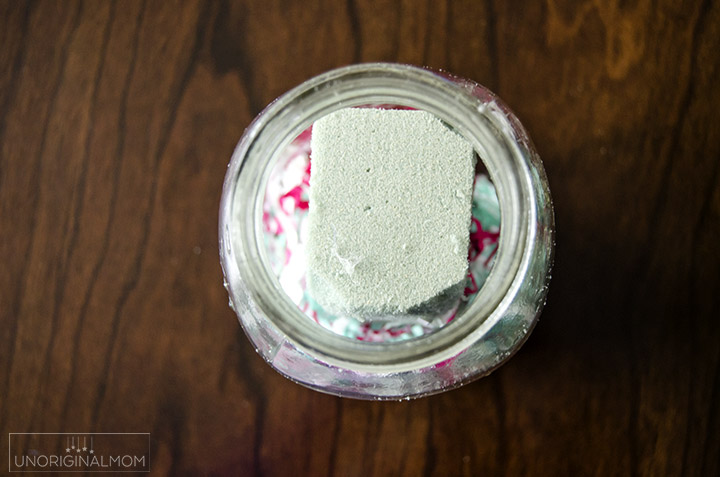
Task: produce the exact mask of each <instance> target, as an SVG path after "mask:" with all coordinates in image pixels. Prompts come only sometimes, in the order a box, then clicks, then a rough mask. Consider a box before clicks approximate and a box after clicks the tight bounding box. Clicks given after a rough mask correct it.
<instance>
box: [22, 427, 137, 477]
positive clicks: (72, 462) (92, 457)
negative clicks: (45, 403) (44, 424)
mask: <svg viewBox="0 0 720 477" xmlns="http://www.w3.org/2000/svg"><path fill="white" fill-rule="evenodd" d="M8 448H9V452H10V455H9V456H8V459H9V462H8V471H9V472H150V434H149V433H105V432H101V433H87V432H85V433H83V432H81V433H13V432H11V433H10V434H9V443H8Z"/></svg>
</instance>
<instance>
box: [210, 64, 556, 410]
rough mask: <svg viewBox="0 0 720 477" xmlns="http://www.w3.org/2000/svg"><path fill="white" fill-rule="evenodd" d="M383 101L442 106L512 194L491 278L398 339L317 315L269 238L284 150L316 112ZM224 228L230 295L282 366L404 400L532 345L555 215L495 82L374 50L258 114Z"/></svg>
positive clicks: (232, 173)
mask: <svg viewBox="0 0 720 477" xmlns="http://www.w3.org/2000/svg"><path fill="white" fill-rule="evenodd" d="M369 105H374V107H384V108H387V107H391V108H400V109H418V110H423V111H427V112H429V113H431V114H433V115H434V116H436V117H437V118H439V119H441V120H442V121H443V122H445V123H446V124H447V125H449V126H450V127H451V128H452V129H453V130H455V131H456V132H457V133H459V134H460V135H462V136H463V137H464V138H465V139H466V140H467V141H468V142H469V143H470V144H471V145H472V147H473V149H474V151H475V153H476V154H477V156H478V157H479V158H480V160H481V166H482V167H484V168H485V170H486V173H487V175H489V177H490V179H491V180H492V185H493V187H494V191H495V193H496V194H497V201H498V202H499V210H498V214H499V218H500V230H499V236H498V237H497V245H496V247H497V248H496V250H494V253H493V257H492V266H491V267H490V268H488V273H487V274H486V276H483V280H484V281H483V283H482V285H481V286H479V287H478V288H477V289H476V290H473V293H472V296H471V299H465V300H462V301H461V303H460V304H459V306H458V307H457V308H456V309H455V311H454V313H453V314H452V317H451V319H449V320H445V319H444V320H443V321H442V325H441V326H436V327H434V328H432V327H431V328H428V327H425V328H423V329H422V330H421V332H416V333H414V334H408V335H407V336H403V339H398V340H365V339H358V337H357V336H354V335H353V336H348V335H347V334H343V333H338V332H337V331H333V329H332V326H321V325H320V324H319V322H318V321H317V320H315V321H313V320H312V319H310V318H309V317H308V315H307V314H306V313H304V311H307V310H303V309H302V307H301V306H300V305H299V303H298V300H297V299H295V300H293V299H291V298H290V296H289V295H288V293H286V291H285V290H284V289H283V287H282V286H281V284H280V280H279V279H278V271H277V267H276V265H277V264H276V263H273V260H272V253H270V251H269V250H268V246H267V234H268V227H267V221H266V220H264V219H267V214H268V210H267V203H266V200H267V191H268V187H269V186H268V184H269V182H270V181H271V180H273V179H272V177H273V176H274V175H276V174H277V171H278V164H281V163H283V161H287V160H288V154H290V152H288V151H292V150H293V147H294V146H296V147H297V146H298V144H300V148H302V140H303V137H304V135H305V136H307V135H308V134H309V128H311V126H312V124H313V123H314V122H315V121H316V120H318V119H320V118H322V117H324V116H325V115H327V114H329V113H332V112H334V111H336V110H339V109H343V108H349V107H368V106H369ZM381 105H382V106H381ZM389 105H391V106H389ZM294 153H297V151H295V152H294ZM308 173H309V168H308ZM219 237H220V259H221V264H222V268H223V272H224V275H225V282H226V288H227V289H228V292H229V295H230V305H231V306H232V308H233V309H234V310H235V312H236V313H237V316H238V318H239V320H240V323H241V324H242V326H243V328H244V330H245V333H246V334H247V336H248V338H249V339H250V341H251V342H252V343H253V345H254V346H255V349H256V350H257V352H258V353H259V354H260V355H261V356H262V357H263V358H264V359H265V360H266V361H267V362H268V363H269V364H270V365H271V366H272V367H273V368H275V369H276V370H277V371H278V372H280V373H281V374H283V375H285V376H286V377H288V378H289V379H291V380H293V381H296V382H298V383H300V384H303V385H305V386H308V387H310V388H313V389H316V390H318V391H322V392H326V393H330V394H335V395H339V396H345V397H352V398H360V399H378V400H398V399H410V398H415V397H420V396H425V395H429V394H434V393H438V392H442V391H446V390H449V389H453V388H455V387H458V386H461V385H463V384H465V383H468V382H470V381H472V380H474V379H477V378H479V377H482V376H485V375H487V374H489V373H490V372H491V371H492V370H494V369H495V368H497V367H498V366H499V365H501V364H502V363H503V362H505V361H506V360H507V359H508V358H509V357H510V356H511V355H512V354H513V353H514V352H516V351H517V350H518V349H519V348H520V346H521V345H522V344H523V343H524V341H525V340H526V339H527V337H528V335H529V334H530V332H531V331H532V328H533V327H534V325H535V323H536V322H537V319H538V316H539V313H540V311H541V309H542V307H543V306H544V303H545V297H546V294H547V288H548V283H549V280H550V268H551V266H552V260H553V249H554V241H553V237H554V223H553V209H552V201H551V198H550V191H549V188H548V182H547V178H546V176H545V172H544V170H543V167H542V163H541V161H540V159H539V157H538V154H537V152H536V151H535V148H534V146H533V145H532V142H531V140H530V139H529V137H528V135H527V133H526V131H525V129H524V128H523V126H522V125H521V124H520V122H519V121H518V119H517V118H516V117H515V115H514V114H513V113H512V112H511V111H510V110H509V108H507V106H505V105H504V104H503V103H502V102H501V101H500V100H499V99H498V98H497V97H496V96H495V95H494V94H493V93H491V92H490V91H489V90H487V89H486V88H484V87H482V86H480V85H478V84H477V83H474V82H472V81H469V80H466V79H462V78H458V77H454V76H452V75H449V74H447V73H444V72H435V71H431V70H427V69H422V68H418V67H414V66H408V65H400V64H388V63H369V64H360V65H352V66H348V67H344V68H339V69H336V70H332V71H329V72H327V73H324V74H322V75H319V76H317V77H315V78H312V79H310V80H308V81H306V82H305V83H303V84H301V85H300V86H298V87H296V88H295V89H293V90H291V91H289V92H287V93H286V94H284V95H283V96H281V97H280V98H278V99H277V100H276V101H274V102H273V103H272V104H270V105H269V106H268V107H267V108H266V109H265V110H264V111H263V112H262V113H260V114H259V115H258V116H257V117H256V118H255V120H254V121H253V123H252V124H251V125H250V126H249V127H248V128H247V130H246V131H245V134H244V135H243V137H242V139H241V140H240V142H239V144H238V146H237V147H236V149H235V151H234V153H233V156H232V159H231V161H230V165H229V167H228V171H227V175H226V177H225V182H224V185H223V194H222V199H221V204H220V223H219ZM274 266H275V267H274ZM471 268H472V267H471ZM326 325H327V324H326ZM416 329H417V328H416Z"/></svg>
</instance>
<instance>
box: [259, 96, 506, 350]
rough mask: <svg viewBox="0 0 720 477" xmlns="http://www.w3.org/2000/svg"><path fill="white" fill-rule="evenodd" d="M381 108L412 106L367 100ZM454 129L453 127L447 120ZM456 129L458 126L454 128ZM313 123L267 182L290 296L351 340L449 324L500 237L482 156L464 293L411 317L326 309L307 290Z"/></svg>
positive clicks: (273, 250)
mask: <svg viewBox="0 0 720 477" xmlns="http://www.w3.org/2000/svg"><path fill="white" fill-rule="evenodd" d="M360 107H365V108H378V109H414V108H409V107H406V106H402V105H397V104H366V105H363V106H360ZM449 127H450V128H451V129H453V128H452V126H451V125H449ZM456 132H457V131H456ZM311 137H312V126H310V127H308V128H307V129H305V130H304V131H303V132H302V133H300V134H299V135H298V136H297V137H295V139H294V140H293V141H291V142H290V144H288V146H287V147H285V149H284V150H283V151H281V153H280V154H279V155H278V156H277V159H276V161H275V164H274V165H273V166H272V169H271V172H270V174H269V176H268V181H267V184H266V186H265V194H264V200H263V210H262V238H263V243H264V251H265V253H266V259H267V263H268V264H269V266H270V269H271V270H272V272H273V274H274V276H275V278H277V280H278V282H279V285H280V288H281V289H282V290H283V291H284V293H285V294H286V296H287V297H288V299H289V300H290V301H291V302H292V303H294V304H295V305H296V306H297V307H298V309H299V310H300V311H301V312H302V313H303V314H304V315H305V316H306V317H307V318H308V319H309V320H312V322H313V323H315V324H317V325H318V326H321V327H323V328H325V329H327V330H330V331H331V332H333V333H335V334H337V335H338V336H341V337H344V338H346V339H348V340H359V341H364V342H371V343H389V342H396V341H404V340H408V339H413V338H419V337H424V336H427V335H429V334H431V333H434V332H435V331H437V330H439V329H441V328H442V327H444V326H445V325H447V324H448V323H450V322H451V321H452V320H453V319H454V318H455V317H456V316H459V315H460V314H462V312H463V310H465V308H467V307H468V306H469V305H470V304H472V302H473V300H474V299H475V297H476V296H477V295H478V294H479V291H480V289H481V288H482V286H483V284H484V283H485V281H486V279H487V277H488V275H489V274H490V271H491V269H492V267H493V264H494V261H495V255H496V252H497V247H498V242H499V238H500V225H501V224H500V222H501V219H500V216H501V214H500V205H499V201H498V196H497V193H496V190H495V186H494V184H493V182H492V180H491V178H490V174H489V173H488V171H487V169H486V167H485V164H484V163H483V160H482V157H480V155H479V154H478V153H477V151H476V152H475V155H476V159H478V160H477V161H476V169H475V178H474V183H473V196H472V218H471V223H470V229H469V238H470V241H469V242H470V246H469V250H468V264H469V266H468V275H467V278H466V280H465V287H464V292H463V293H462V296H461V297H460V298H459V299H457V300H456V303H455V304H454V305H453V306H452V307H451V308H449V309H448V310H447V311H444V312H443V313H440V314H431V315H428V314H422V315H417V316H412V317H410V319H403V320H394V319H380V318H378V319H368V318H361V317H358V316H344V315H336V314H331V313H328V312H327V311H326V310H324V309H323V307H322V306H321V305H320V304H319V303H317V301H315V300H314V299H313V297H312V294H311V293H310V292H309V291H308V286H307V273H306V271H307V265H306V257H305V252H304V247H305V244H306V243H307V217H308V212H309V208H310V203H309V195H308V192H309V188H310V175H311V153H312V151H311Z"/></svg>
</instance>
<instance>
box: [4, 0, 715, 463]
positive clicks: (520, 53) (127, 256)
mask: <svg viewBox="0 0 720 477" xmlns="http://www.w3.org/2000/svg"><path fill="white" fill-rule="evenodd" d="M719 52H720V3H719V2H711V1H684V2H678V1H675V0H663V1H650V0H636V1H632V2H625V1H619V0H607V1H583V2H578V1H571V0H547V1H543V2H519V1H498V0H495V1H493V0H486V1H470V0H468V1H452V0H446V1H409V0H407V1H402V2H399V1H397V2H393V1H389V0H386V1H383V2H371V1H369V0H347V1H344V2H335V1H330V0H323V1H320V0H317V1H316V0H313V1H309V0H308V1H302V2H301V1H294V2H293V1H278V0H248V1H239V2H222V1H207V2H192V1H186V2H169V1H159V0H158V1H154V0H149V1H146V2H143V1H118V2H115V1H85V2H78V1H73V0H65V1H60V0H57V1H39V2H30V1H27V2H25V1H13V0H2V1H1V2H0V147H1V151H0V270H2V271H1V272H0V431H1V432H2V434H1V437H0V449H2V448H5V447H4V446H6V444H7V441H6V439H8V433H11V432H13V433H15V432H149V433H150V434H151V456H152V460H151V468H152V472H153V474H179V473H183V474H188V475H194V474H216V475H225V474H227V475H233V474H236V475H265V476H273V475H292V476H300V475H311V476H324V475H336V476H369V475H438V476H445V475H598V476H612V475H632V476H636V475H637V476H640V475H642V476H649V475H657V476H677V475H689V476H715V475H720V326H718V325H719V322H718V312H719V311H720V299H719V297H720V181H719V178H718V174H719V170H720V121H719V120H718V114H719V113H718V109H719V108H720V86H719V85H720V53H719ZM365 61H393V62H405V63H412V64H417V65H427V66H431V67H435V68H444V69H447V70H449V71H452V72H454V73H456V74H458V75H461V76H465V77H467V78H472V79H474V80H476V81H478V82H480V83H482V84H484V85H486V86H488V87H489V88H490V89H492V90H493V91H495V92H496V93H498V94H499V95H500V96H501V97H502V98H503V99H504V100H505V101H506V102H507V103H508V104H509V105H510V106H511V107H512V108H513V109H514V110H515V112H516V113H517V115H518V116H519V117H520V119H521V120H522V121H523V123H524V124H525V126H526V127H527V129H528V130H529V131H530V134H531V136H532V137H533V139H534V141H535V143H536V145H537V148H538V150H539V152H540V155H541V157H542V158H543V160H544V163H545V168H546V170H547V173H548V176H549V179H550V185H551V189H552V193H553V198H554V201H555V213H556V221H557V249H556V264H555V268H554V271H553V281H552V283H551V287H550V294H549V298H548V303H547V307H546V308H545V311H544V313H543V315H542V318H541V320H540V323H539V325H538V327H537V328H536V330H535V331H534V333H533V335H532V336H531V337H530V339H529V341H528V342H527V344H526V345H525V346H524V348H523V349H522V350H521V351H520V352H519V353H518V354H517V355H516V356H515V357H514V358H512V359H511V360H510V361H509V362H508V363H507V364H506V365H504V366H503V367H502V368H500V369H499V370H498V371H496V372H495V373H493V374H492V375H491V376H489V377H487V378H484V379H481V380H479V381H476V382H474V383H472V384H470V385H468V386H465V387H463V388H461V389H458V390H455V391H452V392H448V393H445V394H441V395H437V396H433V397H430V398H424V399H419V400H416V401H412V402H403V403H374V402H363V401H354V400H346V399H339V398H335V397H332V396H327V395H324V394H320V393H317V392H314V391H310V390H307V389H305V388H303V387H301V386H298V385H295V384H293V383H291V382H290V381H288V380H286V379H284V378H283V377H281V376H280V375H278V374H277V373H276V372H275V371H273V370H272V369H271V368H270V367H269V366H267V365H266V364H265V363H264V362H263V360H262V359H261V358H260V357H259V356H258V355H257V354H256V353H255V352H254V350H253V348H252V346H251V345H250V344H249V342H248V341H247V339H246V338H245V336H244V334H243V332H242V331H241V329H240V327H239V325H238V322H237V320H236V318H235V316H234V314H233V312H232V311H231V310H230V309H229V308H228V298H227V294H226V292H225V290H224V289H223V286H222V274H221V270H220V266H219V260H218V252H217V230H216V227H217V215H218V214H217V211H218V204H219V197H220V190H221V184H222V180H223V176H224V173H225V169H226V166H227V163H228V160H229V158H230V155H231V152H232V150H233V147H234V146H235V144H236V142H237V141H238V139H239V138H240V136H241V134H242V132H243V129H244V128H245V127H246V126H247V125H248V124H249V122H250V121H251V119H252V118H253V117H254V116H255V115H256V114H257V113H258V112H259V111H260V110H261V109H262V108H263V107H264V106H265V105H266V104H267V103H268V102H270V101H271V100H272V99H273V98H275V97H277V96H278V95H280V94H282V93H283V92H285V91H286V90H288V89H289V88H291V87H293V86H295V85H297V84H299V83H301V82H302V81H304V80H306V79H308V78H310V77H311V76H314V75H316V74H318V73H321V72H323V71H326V70H328V69H331V68H334V67H338V66H342V65H346V64H350V63H357V62H365ZM0 461H1V460H0Z"/></svg>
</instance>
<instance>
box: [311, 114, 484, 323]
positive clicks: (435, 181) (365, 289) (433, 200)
mask: <svg viewBox="0 0 720 477" xmlns="http://www.w3.org/2000/svg"><path fill="white" fill-rule="evenodd" d="M311 150H312V153H311V167H312V174H311V176H310V191H309V199H310V210H309V215H308V241H307V262H308V263H307V266H308V288H309V290H310V292H311V294H312V296H313V299H315V300H316V301H317V302H318V303H319V304H320V305H322V306H323V307H324V308H325V309H326V310H328V311H330V312H332V313H337V314H347V315H351V314H352V315H356V316H360V317H373V316H387V315H397V314H406V313H417V312H423V308H424V307H425V310H424V311H425V312H428V311H431V312H437V311H440V310H437V309H435V308H437V307H438V306H439V307H442V306H444V305H443V304H444V303H450V302H452V301H454V300H456V299H457V298H458V297H459V296H460V294H461V293H462V290H463V283H464V280H465V278H466V276H467V270H468V259H467V257H468V245H469V229H470V219H471V205H472V187H473V177H474V168H475V159H474V153H473V149H472V146H471V145H470V144H469V143H468V142H467V141H466V140H465V139H464V138H463V137H462V136H460V135H459V134H458V133H456V132H455V131H453V130H451V129H450V128H449V127H448V126H447V125H446V124H445V123H443V122H442V121H440V120H439V119H438V118H436V117H435V116H433V115H432V114H430V113H427V112H425V111H414V110H383V109H355V108H353V109H343V110H339V111H337V112H334V113H332V114H330V115H328V116H326V117H324V118H322V119H320V120H318V121H316V122H315V124H314V125H313V131H312V139H311ZM428 307H429V308H433V309H432V310H428Z"/></svg>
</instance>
